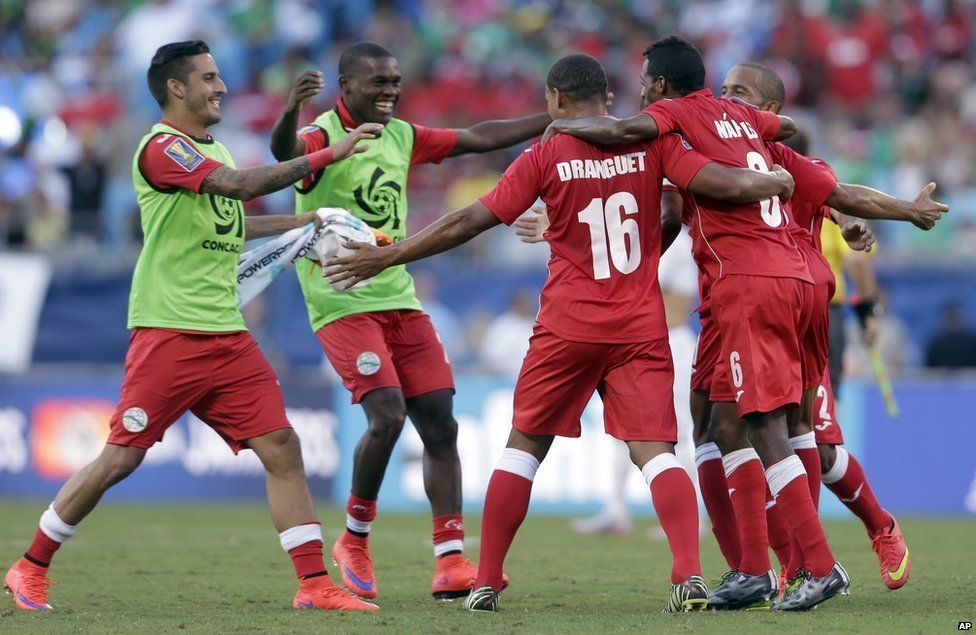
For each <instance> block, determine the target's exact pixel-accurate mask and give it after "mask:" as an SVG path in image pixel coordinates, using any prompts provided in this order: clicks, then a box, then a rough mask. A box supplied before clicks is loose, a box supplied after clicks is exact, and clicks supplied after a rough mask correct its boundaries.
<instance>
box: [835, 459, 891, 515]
mask: <svg viewBox="0 0 976 635" xmlns="http://www.w3.org/2000/svg"><path fill="white" fill-rule="evenodd" d="M823 481H824V484H825V485H826V486H827V489H829V490H830V491H831V492H833V493H834V494H836V495H837V498H839V499H840V502H842V503H844V505H846V506H847V508H848V509H849V510H851V511H852V512H853V513H854V515H855V516H857V517H858V518H860V519H861V522H863V523H864V527H865V528H867V530H868V533H869V534H874V533H877V532H879V531H881V530H882V529H887V528H888V527H890V526H891V515H890V514H889V513H888V512H886V511H885V510H884V509H882V508H881V504H880V503H878V499H877V498H876V497H875V495H874V490H872V489H871V484H870V483H868V479H867V477H866V476H865V475H864V468H862V467H861V464H860V462H858V460H857V459H856V458H854V456H853V455H852V454H850V453H848V452H847V451H846V450H845V449H844V448H837V460H836V461H835V462H834V466H833V467H832V468H831V469H830V471H828V472H827V473H826V474H824V475H823Z"/></svg>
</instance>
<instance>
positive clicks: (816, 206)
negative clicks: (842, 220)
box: [769, 143, 837, 251]
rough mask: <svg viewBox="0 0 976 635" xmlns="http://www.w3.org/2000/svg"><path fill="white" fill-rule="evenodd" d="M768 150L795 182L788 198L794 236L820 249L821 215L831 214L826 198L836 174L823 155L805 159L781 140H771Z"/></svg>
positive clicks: (834, 183)
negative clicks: (776, 141) (819, 157)
mask: <svg viewBox="0 0 976 635" xmlns="http://www.w3.org/2000/svg"><path fill="white" fill-rule="evenodd" d="M769 152H770V154H771V155H772V157H773V161H775V162H776V163H778V164H780V165H781V166H783V168H784V169H786V171H787V172H789V173H790V174H792V175H793V180H794V181H795V182H796V188H795V189H794V190H793V197H792V198H790V202H789V210H790V212H791V213H792V220H793V222H792V223H791V224H790V227H795V228H796V229H795V231H794V239H795V240H807V241H810V242H811V243H812V244H813V246H814V247H816V248H817V251H822V250H821V248H820V228H821V226H822V225H823V219H824V218H826V217H828V216H830V207H828V206H827V205H826V201H827V197H828V196H830V194H831V192H833V191H834V188H836V187H837V175H836V174H835V173H834V170H833V168H831V167H830V166H829V165H828V164H827V163H826V162H825V161H823V160H822V159H808V158H807V157H805V156H803V155H802V154H799V153H798V152H796V151H795V150H793V149H791V148H788V147H787V146H785V145H783V144H782V143H770V144H769Z"/></svg>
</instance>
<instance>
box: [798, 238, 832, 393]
mask: <svg viewBox="0 0 976 635" xmlns="http://www.w3.org/2000/svg"><path fill="white" fill-rule="evenodd" d="M797 248H798V249H799V251H800V254H802V255H803V259H804V260H806V263H807V268H808V269H809V270H810V277H811V278H813V296H814V297H813V305H812V306H811V307H810V311H811V313H810V326H809V327H808V328H807V330H806V332H804V333H803V339H802V341H801V342H800V349H801V350H802V351H803V359H802V363H803V390H804V391H806V390H809V389H811V388H815V387H817V386H819V385H820V380H821V379H822V378H823V374H824V370H825V369H826V368H827V361H828V360H827V356H828V351H829V349H830V299H831V298H832V297H834V289H835V288H836V287H837V281H836V280H835V279H834V272H833V271H831V270H830V265H829V264H828V263H827V260H826V259H825V258H824V257H823V254H821V253H820V251H819V250H818V249H817V248H816V247H814V246H813V245H812V244H811V243H809V242H808V241H801V242H799V243H797Z"/></svg>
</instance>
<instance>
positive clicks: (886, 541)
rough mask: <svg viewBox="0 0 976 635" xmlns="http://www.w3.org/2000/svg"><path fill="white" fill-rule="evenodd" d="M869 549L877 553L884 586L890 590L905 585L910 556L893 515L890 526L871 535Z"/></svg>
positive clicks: (909, 566) (910, 564)
mask: <svg viewBox="0 0 976 635" xmlns="http://www.w3.org/2000/svg"><path fill="white" fill-rule="evenodd" d="M889 516H890V514H889ZM871 549H873V550H874V552H875V553H876V554H878V564H880V565H881V579H882V580H884V583H885V586H887V587H888V588H889V589H891V590H892V591H894V590H895V589H900V588H901V587H903V586H905V583H906V582H908V574H909V572H910V569H911V567H912V557H911V555H910V554H909V553H908V546H907V545H906V544H905V537H904V536H902V535H901V528H900V527H898V521H896V520H895V518H894V516H892V517H891V527H888V528H887V529H882V530H881V531H879V532H876V533H875V534H874V535H872V536H871Z"/></svg>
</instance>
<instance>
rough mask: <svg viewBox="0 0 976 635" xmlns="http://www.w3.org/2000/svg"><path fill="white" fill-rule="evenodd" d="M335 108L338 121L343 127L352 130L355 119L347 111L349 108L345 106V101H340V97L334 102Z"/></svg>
mask: <svg viewBox="0 0 976 635" xmlns="http://www.w3.org/2000/svg"><path fill="white" fill-rule="evenodd" d="M335 109H336V113H338V114H339V123H341V124H342V127H343V128H345V129H346V130H352V129H353V128H355V127H356V125H357V124H356V120H355V119H354V118H353V116H352V113H351V112H349V109H348V108H347V107H346V102H344V101H342V97H340V98H339V101H338V102H336V107H335Z"/></svg>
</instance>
